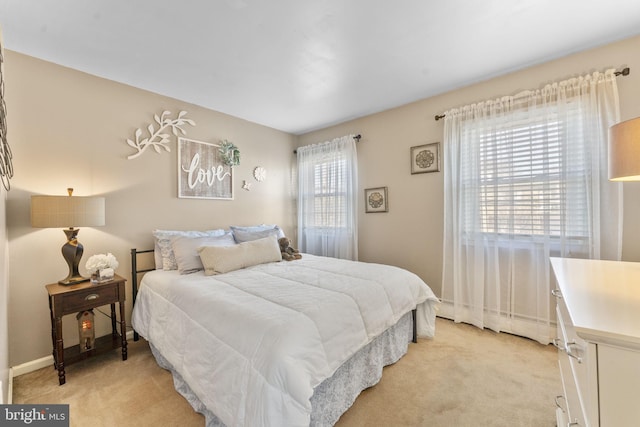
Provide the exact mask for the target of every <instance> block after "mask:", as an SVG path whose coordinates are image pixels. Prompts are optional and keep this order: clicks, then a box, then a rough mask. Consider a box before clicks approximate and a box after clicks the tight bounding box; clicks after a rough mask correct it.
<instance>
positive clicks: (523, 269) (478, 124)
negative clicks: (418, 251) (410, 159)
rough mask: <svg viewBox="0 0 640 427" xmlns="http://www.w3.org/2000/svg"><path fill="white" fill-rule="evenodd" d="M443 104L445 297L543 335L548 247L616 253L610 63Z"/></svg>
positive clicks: (472, 313)
mask: <svg viewBox="0 0 640 427" xmlns="http://www.w3.org/2000/svg"><path fill="white" fill-rule="evenodd" d="M445 114H446V117H445V131H444V163H445V165H444V179H445V188H444V190H445V209H444V224H445V230H444V247H443V249H444V257H443V258H444V263H443V280H442V297H443V301H445V302H446V301H449V302H452V306H453V308H452V317H453V319H454V320H455V321H457V322H466V323H471V324H473V325H475V326H478V327H480V328H484V327H487V328H490V329H493V330H495V331H498V332H499V331H507V332H511V333H515V334H518V335H523V336H527V337H530V338H532V339H535V340H537V341H540V342H542V343H545V344H546V343H549V342H550V340H551V334H550V333H551V332H552V331H553V329H552V328H550V326H551V322H552V321H553V319H555V313H554V310H553V307H554V304H553V300H552V297H551V296H550V291H551V289H552V287H554V286H555V285H554V278H553V273H552V271H551V268H550V263H549V257H552V256H561V257H581V258H596V259H599V258H602V259H614V260H619V259H620V255H621V227H622V218H621V215H622V209H621V207H622V206H621V205H622V188H621V186H620V184H618V183H613V182H609V181H608V179H607V176H608V170H607V168H608V164H607V139H608V128H609V126H611V125H613V124H615V123H617V122H618V121H619V107H618V91H617V86H616V77H615V74H614V70H608V71H607V72H605V73H598V72H596V73H593V74H591V75H586V76H583V77H579V78H574V79H570V80H567V81H563V82H558V83H554V84H551V85H547V86H545V87H544V88H542V89H540V90H536V91H527V92H523V93H521V94H518V95H516V96H509V97H503V98H500V99H496V100H491V101H487V102H481V103H478V104H474V105H469V106H465V107H463V108H459V109H453V110H451V111H447V112H446V113H445Z"/></svg>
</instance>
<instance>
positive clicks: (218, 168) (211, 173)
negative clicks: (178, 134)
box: [178, 138, 233, 200]
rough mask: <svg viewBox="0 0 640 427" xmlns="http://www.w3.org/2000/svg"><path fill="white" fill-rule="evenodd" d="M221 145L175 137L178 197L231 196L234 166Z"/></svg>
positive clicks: (231, 198) (228, 197)
mask: <svg viewBox="0 0 640 427" xmlns="http://www.w3.org/2000/svg"><path fill="white" fill-rule="evenodd" d="M219 149H220V146H219V145H216V144H210V143H208V142H202V141H194V140H192V139H187V138H178V197H180V198H191V199H224V200H233V168H232V167H231V166H228V165H225V164H224V163H223V162H222V158H221V155H220V150H219Z"/></svg>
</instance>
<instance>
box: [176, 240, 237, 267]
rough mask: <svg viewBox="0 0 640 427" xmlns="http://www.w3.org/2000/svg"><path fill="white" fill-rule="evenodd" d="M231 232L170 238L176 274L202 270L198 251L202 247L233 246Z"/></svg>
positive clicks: (234, 243)
mask: <svg viewBox="0 0 640 427" xmlns="http://www.w3.org/2000/svg"><path fill="white" fill-rule="evenodd" d="M235 245H236V242H235V240H233V236H232V235H231V232H230V231H229V232H227V233H225V234H223V235H222V236H201V237H188V236H175V237H172V238H171V247H172V249H173V253H174V255H175V259H176V264H177V266H178V272H179V273H180V274H189V273H194V272H196V271H200V270H204V266H203V265H202V261H200V255H199V254H198V249H199V248H200V247H202V246H235Z"/></svg>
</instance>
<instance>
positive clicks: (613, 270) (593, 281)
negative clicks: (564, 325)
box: [551, 258, 640, 348]
mask: <svg viewBox="0 0 640 427" xmlns="http://www.w3.org/2000/svg"><path fill="white" fill-rule="evenodd" d="M551 265H552V267H553V271H554V273H555V276H556V279H557V281H558V287H559V289H560V292H561V293H562V298H563V299H564V301H565V304H566V305H567V309H568V310H569V315H570V316H571V322H572V323H573V325H574V327H575V329H576V332H577V334H578V335H579V336H580V337H582V338H583V339H585V340H587V341H592V342H599V343H606V344H611V345H619V346H623V347H634V348H640V263H635V262H621V261H600V260H585V259H572V258H551Z"/></svg>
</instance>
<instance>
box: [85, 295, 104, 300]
mask: <svg viewBox="0 0 640 427" xmlns="http://www.w3.org/2000/svg"><path fill="white" fill-rule="evenodd" d="M98 298H100V295H98V294H89V295H87V296H86V297H84V300H85V301H95V300H97V299H98Z"/></svg>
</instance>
